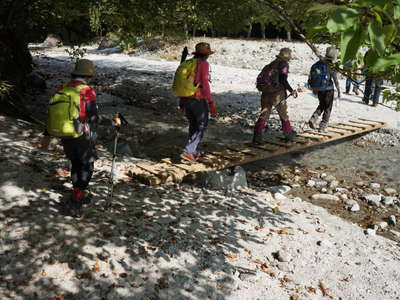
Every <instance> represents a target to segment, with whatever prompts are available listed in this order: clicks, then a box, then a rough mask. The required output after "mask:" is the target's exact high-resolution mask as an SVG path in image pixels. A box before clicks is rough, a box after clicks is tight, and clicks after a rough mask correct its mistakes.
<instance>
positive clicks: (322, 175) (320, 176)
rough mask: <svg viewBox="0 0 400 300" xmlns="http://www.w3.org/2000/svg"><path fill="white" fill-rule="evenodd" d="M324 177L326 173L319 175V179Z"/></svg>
mask: <svg viewBox="0 0 400 300" xmlns="http://www.w3.org/2000/svg"><path fill="white" fill-rule="evenodd" d="M326 176H328V175H327V174H326V173H322V174H321V175H319V178H322V179H323V178H325V177H326Z"/></svg>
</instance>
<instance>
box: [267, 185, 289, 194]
mask: <svg viewBox="0 0 400 300" xmlns="http://www.w3.org/2000/svg"><path fill="white" fill-rule="evenodd" d="M291 189H292V188H291V187H290V186H287V185H277V186H270V187H267V191H269V192H271V193H281V194H285V193H287V192H289V191H290V190H291Z"/></svg>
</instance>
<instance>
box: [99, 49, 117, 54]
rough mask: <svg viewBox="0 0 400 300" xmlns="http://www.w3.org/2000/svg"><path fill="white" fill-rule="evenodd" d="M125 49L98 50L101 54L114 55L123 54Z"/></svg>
mask: <svg viewBox="0 0 400 300" xmlns="http://www.w3.org/2000/svg"><path fill="white" fill-rule="evenodd" d="M122 51H123V49H122V48H121V47H113V48H106V49H102V50H98V52H99V53H101V54H113V53H121V52H122Z"/></svg>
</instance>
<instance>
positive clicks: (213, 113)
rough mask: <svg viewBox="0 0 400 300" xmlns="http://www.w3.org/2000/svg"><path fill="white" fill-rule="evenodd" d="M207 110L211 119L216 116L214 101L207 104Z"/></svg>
mask: <svg viewBox="0 0 400 300" xmlns="http://www.w3.org/2000/svg"><path fill="white" fill-rule="evenodd" d="M208 109H209V111H210V115H211V117H215V116H216V115H217V105H215V102H214V101H211V102H208Z"/></svg>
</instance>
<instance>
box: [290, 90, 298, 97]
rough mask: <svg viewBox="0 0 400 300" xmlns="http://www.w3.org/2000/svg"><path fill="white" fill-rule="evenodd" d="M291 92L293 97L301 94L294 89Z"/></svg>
mask: <svg viewBox="0 0 400 300" xmlns="http://www.w3.org/2000/svg"><path fill="white" fill-rule="evenodd" d="M291 94H292V96H293V98H297V97H298V96H299V94H298V93H297V90H293V91H292V92H291Z"/></svg>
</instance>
